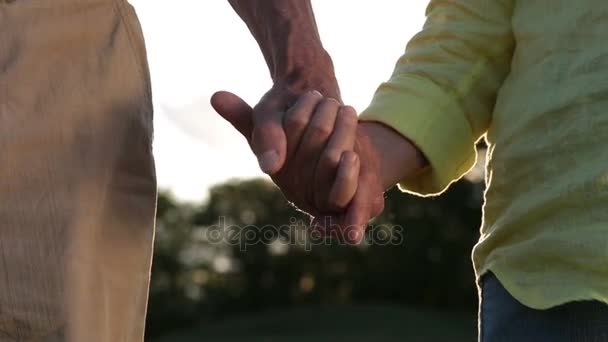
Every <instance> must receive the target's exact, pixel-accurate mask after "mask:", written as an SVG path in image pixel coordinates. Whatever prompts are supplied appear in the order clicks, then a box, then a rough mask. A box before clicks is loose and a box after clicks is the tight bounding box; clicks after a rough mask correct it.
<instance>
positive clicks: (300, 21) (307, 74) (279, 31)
mask: <svg viewBox="0 0 608 342" xmlns="http://www.w3.org/2000/svg"><path fill="white" fill-rule="evenodd" d="M229 2H230V4H231V5H232V7H233V8H234V10H235V11H236V12H237V13H238V15H239V16H240V17H241V18H242V19H243V21H244V22H245V23H246V24H247V27H248V28H249V30H250V31H251V34H252V35H253V37H254V38H255V40H256V41H257V42H258V44H259V46H260V49H261V50H262V53H263V55H264V58H265V59H266V63H267V64H268V69H269V71H270V75H271V77H272V80H273V81H274V83H279V84H283V85H285V86H287V87H288V88H291V89H292V90H293V91H294V92H297V93H299V94H301V93H303V92H305V91H307V90H312V89H314V90H318V91H320V92H321V93H322V94H323V95H325V96H328V97H334V98H339V97H340V95H339V92H337V90H338V86H337V82H336V80H335V76H334V68H333V64H332V61H331V57H330V56H329V54H328V53H327V51H325V49H324V48H323V45H322V44H321V38H320V37H319V32H318V30H317V24H316V21H315V17H314V13H313V9H312V5H311V3H310V1H309V0H229ZM299 94H298V95H299Z"/></svg>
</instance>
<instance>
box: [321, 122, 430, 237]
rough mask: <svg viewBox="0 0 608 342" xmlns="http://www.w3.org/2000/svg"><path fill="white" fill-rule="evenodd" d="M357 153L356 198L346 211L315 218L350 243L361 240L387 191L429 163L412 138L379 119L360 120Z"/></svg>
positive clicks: (323, 226) (331, 232)
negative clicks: (358, 164)
mask: <svg viewBox="0 0 608 342" xmlns="http://www.w3.org/2000/svg"><path fill="white" fill-rule="evenodd" d="M354 152H355V153H356V154H357V155H358V157H359V161H360V171H359V179H358V181H357V184H358V187H357V191H356V193H355V195H354V197H353V199H352V201H351V202H350V204H349V205H348V207H347V208H346V210H345V211H344V212H342V213H338V214H332V215H325V216H318V217H316V218H315V220H314V221H313V227H314V228H315V229H317V230H319V231H321V232H325V233H326V234H333V233H338V234H339V235H341V236H343V237H345V238H346V240H347V241H349V242H350V243H358V242H359V241H361V240H362V239H363V236H364V232H365V228H366V227H367V223H368V222H369V221H370V220H371V219H373V218H374V217H376V216H378V215H379V214H380V213H382V211H383V210H384V191H385V190H386V189H388V188H390V187H391V186H393V185H395V184H396V183H398V182H399V181H401V180H403V179H404V178H406V177H410V176H412V175H414V174H415V173H417V172H421V171H422V170H423V168H424V167H425V166H426V165H427V162H426V160H425V158H424V156H423V155H422V154H421V152H420V151H419V150H418V148H417V147H416V146H414V145H413V144H412V143H411V142H410V141H409V140H408V139H406V138H405V137H403V136H402V135H400V134H399V133H397V132H395V131H394V130H392V129H391V128H389V127H387V126H384V125H383V124H380V123H375V122H360V123H359V125H358V129H357V134H356V140H355V147H354ZM316 191H318V192H322V191H323V189H322V188H317V189H316Z"/></svg>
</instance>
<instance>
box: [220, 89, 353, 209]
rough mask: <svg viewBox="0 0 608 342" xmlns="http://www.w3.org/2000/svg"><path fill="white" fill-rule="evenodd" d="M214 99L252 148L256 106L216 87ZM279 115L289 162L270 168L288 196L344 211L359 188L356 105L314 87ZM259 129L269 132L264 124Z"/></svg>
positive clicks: (302, 206) (304, 205)
mask: <svg viewBox="0 0 608 342" xmlns="http://www.w3.org/2000/svg"><path fill="white" fill-rule="evenodd" d="M211 103H212V105H213V107H214V108H215V109H216V111H217V112H218V113H219V114H220V115H221V116H222V117H224V118H225V119H226V120H227V121H229V122H230V123H231V124H232V125H233V126H234V127H235V128H237V130H239V131H240V132H241V133H242V134H243V135H244V136H245V137H246V138H247V139H248V141H249V145H250V146H251V147H252V149H253V148H254V141H253V139H254V138H253V137H252V136H255V134H254V132H256V130H255V123H254V119H253V118H252V115H255V114H253V110H252V109H251V107H249V105H247V104H246V103H245V102H244V101H243V100H242V99H240V98H239V97H237V96H236V95H234V94H231V93H227V92H219V93H216V94H215V95H214V96H213V97H212V99H211ZM279 120H280V121H281V123H282V124H281V127H280V129H281V131H283V129H284V130H285V131H286V132H289V134H288V135H287V142H286V157H285V159H286V162H285V163H284V164H283V166H282V167H281V169H280V170H278V171H276V172H274V173H272V174H271V178H272V179H273V181H274V182H275V183H276V184H277V185H278V186H279V187H280V188H281V190H282V191H283V193H284V194H285V196H286V197H287V199H288V200H290V201H292V202H293V203H294V204H295V205H296V206H297V207H298V208H300V209H302V210H304V211H306V212H307V213H309V214H311V215H313V216H318V215H321V214H329V213H336V212H338V211H342V210H343V208H344V207H346V206H347V205H348V203H349V202H350V201H351V199H352V198H353V196H354V194H355V192H356V190H357V180H358V175H359V159H358V157H357V155H356V154H355V153H354V152H352V150H353V147H354V143H355V135H356V130H357V114H356V113H355V111H354V109H352V108H351V107H347V106H341V105H340V103H339V102H338V101H337V100H334V99H331V98H323V96H322V95H321V94H320V93H319V92H317V91H312V92H308V93H306V94H304V95H302V96H301V97H300V99H298V101H297V102H296V103H295V104H294V105H293V106H292V107H291V108H289V110H287V112H286V113H284V114H283V113H282V114H281V115H280V116H279ZM258 132H260V133H261V134H262V135H263V136H266V134H265V133H266V132H265V131H264V130H259V131H258ZM317 164H319V165H323V168H320V169H319V168H317V167H316V166H317ZM318 171H322V172H324V173H323V174H319V173H318ZM316 188H317V189H322V190H320V191H315V189H316Z"/></svg>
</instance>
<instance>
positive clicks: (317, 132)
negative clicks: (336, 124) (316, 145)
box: [310, 123, 332, 137]
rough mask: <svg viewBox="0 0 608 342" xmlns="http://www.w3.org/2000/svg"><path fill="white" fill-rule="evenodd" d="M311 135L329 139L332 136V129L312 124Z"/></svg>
mask: <svg viewBox="0 0 608 342" xmlns="http://www.w3.org/2000/svg"><path fill="white" fill-rule="evenodd" d="M310 129H311V133H312V134H313V135H314V136H316V137H319V136H321V137H327V136H329V135H331V132H332V128H331V127H330V126H329V125H326V124H323V123H312V124H311V126H310Z"/></svg>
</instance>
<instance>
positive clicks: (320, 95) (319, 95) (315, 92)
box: [311, 90, 323, 97]
mask: <svg viewBox="0 0 608 342" xmlns="http://www.w3.org/2000/svg"><path fill="white" fill-rule="evenodd" d="M311 93H312V94H313V95H315V96H318V97H322V96H323V95H322V94H321V93H320V92H319V91H318V90H312V91H311Z"/></svg>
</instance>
